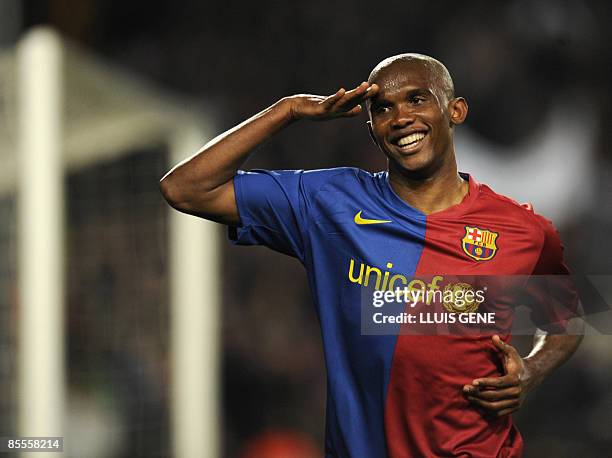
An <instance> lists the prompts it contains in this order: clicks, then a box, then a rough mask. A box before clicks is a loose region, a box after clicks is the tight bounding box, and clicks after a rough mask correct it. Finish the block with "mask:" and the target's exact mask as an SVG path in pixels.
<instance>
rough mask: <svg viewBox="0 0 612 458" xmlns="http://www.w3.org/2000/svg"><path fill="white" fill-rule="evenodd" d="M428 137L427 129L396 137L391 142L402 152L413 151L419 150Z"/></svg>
mask: <svg viewBox="0 0 612 458" xmlns="http://www.w3.org/2000/svg"><path fill="white" fill-rule="evenodd" d="M425 137H427V132H426V131H421V132H413V133H411V134H408V135H405V136H403V137H398V138H395V139H394V140H393V141H392V142H391V143H392V144H393V145H395V147H396V148H397V149H399V150H400V151H401V152H402V153H412V152H415V151H416V150H418V149H419V148H420V147H421V145H422V144H423V141H424V140H425Z"/></svg>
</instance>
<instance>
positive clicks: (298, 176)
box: [229, 170, 307, 260]
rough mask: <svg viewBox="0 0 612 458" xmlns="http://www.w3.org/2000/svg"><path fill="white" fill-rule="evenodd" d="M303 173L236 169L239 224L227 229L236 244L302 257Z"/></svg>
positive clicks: (235, 184)
mask: <svg viewBox="0 0 612 458" xmlns="http://www.w3.org/2000/svg"><path fill="white" fill-rule="evenodd" d="M303 172H304V171H303V170H252V171H249V172H245V171H242V170H239V171H238V173H237V174H236V175H235V176H234V190H235V195H236V205H237V207H238V214H239V216H240V225H239V226H237V227H230V232H229V234H230V239H231V240H232V241H233V242H234V243H236V244H238V245H264V246H267V247H269V248H271V249H273V250H275V251H279V252H281V253H284V254H287V255H289V256H294V257H296V258H298V259H300V260H303V258H304V232H305V230H306V229H305V228H306V225H307V223H306V215H305V210H304V199H305V198H306V196H304V195H303V194H304V192H305V190H304V189H303V184H302V177H303Z"/></svg>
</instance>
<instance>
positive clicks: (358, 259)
mask: <svg viewBox="0 0 612 458" xmlns="http://www.w3.org/2000/svg"><path fill="white" fill-rule="evenodd" d="M362 102H365V103H366V106H367V109H368V112H369V121H368V127H369V129H370V134H371V136H372V139H373V140H374V142H375V143H376V145H377V146H378V147H379V148H380V150H381V151H382V152H383V153H384V154H385V155H386V156H387V158H388V170H387V171H383V172H378V173H373V174H372V173H369V172H366V171H364V170H360V169H357V168H348V167H343V168H334V169H327V170H313V171H303V170H294V171H269V170H253V171H249V172H246V171H242V170H239V168H240V166H241V165H242V164H243V163H244V161H245V160H246V159H247V157H248V156H249V154H250V153H251V152H252V151H253V150H254V149H256V148H257V147H258V146H259V145H260V144H262V143H263V142H264V141H265V140H266V139H268V138H270V137H271V136H273V135H274V134H275V133H277V132H278V131H280V130H281V129H283V128H285V127H286V126H288V125H289V124H291V123H294V122H296V121H298V120H302V119H316V120H327V119H335V118H340V117H352V116H356V115H358V114H359V113H360V112H361V111H362V108H361V106H360V104H361V103H362ZM467 112H468V108H467V104H466V102H465V100H464V99H463V98H461V97H455V94H454V89H453V83H452V79H451V77H450V75H449V73H448V71H447V70H446V68H445V67H444V66H443V65H442V64H441V63H440V62H439V61H437V60H435V59H433V58H431V57H428V56H423V55H420V54H402V55H399V56H394V57H391V58H388V59H385V60H384V61H382V62H381V63H380V64H379V65H377V66H376V68H375V69H374V70H373V71H372V73H371V75H370V78H369V80H368V82H364V83H362V84H360V85H359V86H357V87H356V88H354V89H352V90H349V91H346V90H344V89H340V90H338V91H337V92H336V93H335V94H332V95H329V96H318V95H310V94H300V95H295V96H291V97H286V98H283V99H282V100H280V101H279V102H277V103H275V104H274V105H272V106H271V107H269V108H267V109H265V110H264V111H262V112H260V113H258V114H256V115H255V116H253V117H252V118H250V119H248V120H246V121H244V122H243V123H241V124H239V125H238V126H236V127H234V128H233V129H230V130H229V131H227V132H225V133H223V134H221V135H219V136H218V137H217V138H215V139H213V140H212V141H210V142H209V143H208V144H206V145H205V146H204V147H203V148H202V149H201V150H200V151H199V152H197V153H196V154H195V155H194V156H192V157H191V158H189V159H186V160H185V161H183V162H181V163H180V164H178V165H177V166H175V167H174V168H173V169H172V170H171V171H170V172H168V174H167V175H166V176H165V177H164V178H163V179H162V180H161V189H162V193H163V195H164V197H165V198H166V200H167V201H168V202H169V203H170V205H172V206H173V207H174V208H176V209H177V210H179V211H182V212H185V213H189V214H193V215H197V216H201V217H203V218H206V219H210V220H213V221H217V222H220V223H223V224H226V225H228V226H229V227H230V236H231V238H232V240H233V241H234V242H235V243H238V244H243V245H256V244H260V245H266V246H268V247H270V248H272V249H274V250H276V251H279V252H282V253H285V254H288V255H290V256H293V257H296V258H298V259H299V260H300V262H301V263H302V264H303V265H304V267H305V268H306V271H307V274H308V279H309V283H310V287H311V289H312V293H313V297H314V302H315V306H316V308H317V312H318V316H319V319H320V324H321V329H322V335H323V343H324V350H325V362H326V367H327V376H328V399H327V418H326V443H325V453H326V456H329V457H368V458H370V457H384V456H390V457H423V456H427V457H442V456H444V457H448V456H461V457H495V456H499V457H516V456H521V454H522V440H521V437H520V434H519V433H518V431H517V430H516V428H515V427H514V426H513V424H512V419H511V415H509V414H511V413H512V412H513V411H515V410H516V409H518V408H519V407H520V406H521V404H522V402H523V400H524V398H525V395H526V394H527V393H528V392H529V391H530V390H531V389H532V388H533V387H535V386H536V385H538V384H539V383H540V382H541V381H542V380H543V379H544V378H545V377H546V376H547V375H548V374H549V373H550V372H551V371H552V370H553V369H554V368H556V367H557V366H559V365H560V364H562V363H563V362H564V361H565V360H567V359H568V358H569V357H570V356H571V354H572V353H573V352H574V351H575V349H576V348H577V346H578V345H579V343H580V340H581V337H580V336H579V335H573V334H579V333H580V320H579V318H577V317H576V316H575V312H576V310H577V309H578V299H577V297H576V294H575V292H574V291H573V288H572V287H571V285H570V284H569V283H568V282H563V285H565V286H564V291H562V294H561V295H562V297H563V302H564V305H565V307H564V308H562V311H561V312H560V311H559V309H556V310H553V308H552V307H551V306H550V304H549V302H550V301H549V300H548V298H547V297H546V295H542V294H538V293H537V292H533V294H532V297H531V299H532V307H533V310H534V315H535V316H537V317H539V318H540V322H542V323H545V324H553V323H554V325H555V326H554V327H553V326H551V327H550V328H551V329H557V330H560V332H558V333H556V334H553V333H549V334H547V333H545V332H540V333H538V335H537V336H536V337H535V339H534V348H533V350H532V352H531V353H530V354H529V356H527V357H525V358H522V357H521V356H519V354H518V352H517V351H516V350H515V349H514V348H513V347H512V346H511V345H510V344H508V343H507V342H508V340H509V325H510V324H511V322H512V316H513V315H512V305H513V304H502V303H499V302H497V303H495V304H490V303H487V304H484V305H485V306H494V307H495V311H496V313H497V315H498V317H499V318H500V320H501V321H502V323H505V324H504V326H502V327H503V329H505V330H507V331H508V332H507V333H503V334H502V338H500V337H498V336H497V335H493V336H491V333H489V334H486V333H482V334H469V335H454V334H452V333H439V332H431V334H432V335H411V333H410V332H404V331H406V326H407V325H406V324H403V325H401V326H396V327H393V328H391V329H392V331H393V332H387V333H381V334H378V335H367V333H364V332H362V324H363V323H361V317H362V314H361V310H360V305H361V303H362V301H361V299H362V297H363V295H364V291H366V289H367V288H366V287H368V286H370V287H371V286H375V288H376V289H392V288H393V286H394V285H396V286H397V285H401V286H405V285H409V284H412V282H410V283H409V279H410V278H412V277H419V276H422V277H428V278H429V279H431V278H432V276H433V280H431V282H430V283H429V284H428V286H429V287H431V288H432V289H439V288H441V287H442V279H443V278H444V276H445V275H488V276H513V275H522V276H532V275H555V276H563V277H567V275H568V271H567V268H566V267H565V264H564V262H563V257H562V248H561V243H560V241H559V238H558V235H557V233H556V231H555V230H554V228H553V227H552V225H551V224H550V223H549V222H548V221H547V220H545V219H544V218H542V217H540V216H538V215H537V214H535V213H534V212H533V211H532V209H531V208H530V207H529V206H521V205H519V204H517V203H515V202H514V201H512V200H510V199H508V198H505V197H503V196H500V195H498V194H496V193H494V192H493V191H492V190H491V189H490V188H488V187H487V186H485V185H482V184H480V183H478V182H477V181H476V180H475V179H474V178H473V177H471V176H470V175H467V174H465V173H458V171H457V163H456V159H455V151H454V146H453V132H454V129H455V127H456V126H458V125H460V124H461V123H462V122H463V121H464V120H465V118H466V116H467ZM413 281H417V282H421V284H423V286H425V285H426V283H425V281H423V280H419V279H417V280H413ZM438 282H440V284H438ZM526 291H529V289H527V290H526ZM489 302H492V301H489ZM451 307H452V304H451ZM452 310H453V311H455V312H460V313H464V312H466V311H467V309H466V308H461V309H458V308H457V309H452ZM568 331H569V332H568ZM424 334H427V333H424Z"/></svg>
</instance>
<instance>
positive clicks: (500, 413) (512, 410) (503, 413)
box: [497, 406, 519, 417]
mask: <svg viewBox="0 0 612 458" xmlns="http://www.w3.org/2000/svg"><path fill="white" fill-rule="evenodd" d="M518 409H519V406H516V407H511V408H509V409H504V410H500V411H498V412H497V416H498V417H503V416H504V415H508V414H511V413H512V412H516V411H517V410H518Z"/></svg>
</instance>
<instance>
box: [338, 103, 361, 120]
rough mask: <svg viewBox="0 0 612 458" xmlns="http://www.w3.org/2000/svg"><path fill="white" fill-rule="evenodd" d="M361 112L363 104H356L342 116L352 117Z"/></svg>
mask: <svg viewBox="0 0 612 458" xmlns="http://www.w3.org/2000/svg"><path fill="white" fill-rule="evenodd" d="M359 113H361V105H357V106H354V107H353V108H351V109H350V110H349V111H347V112H345V113H342V115H341V116H343V117H347V118H350V117H352V116H357V115H358V114H359Z"/></svg>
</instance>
